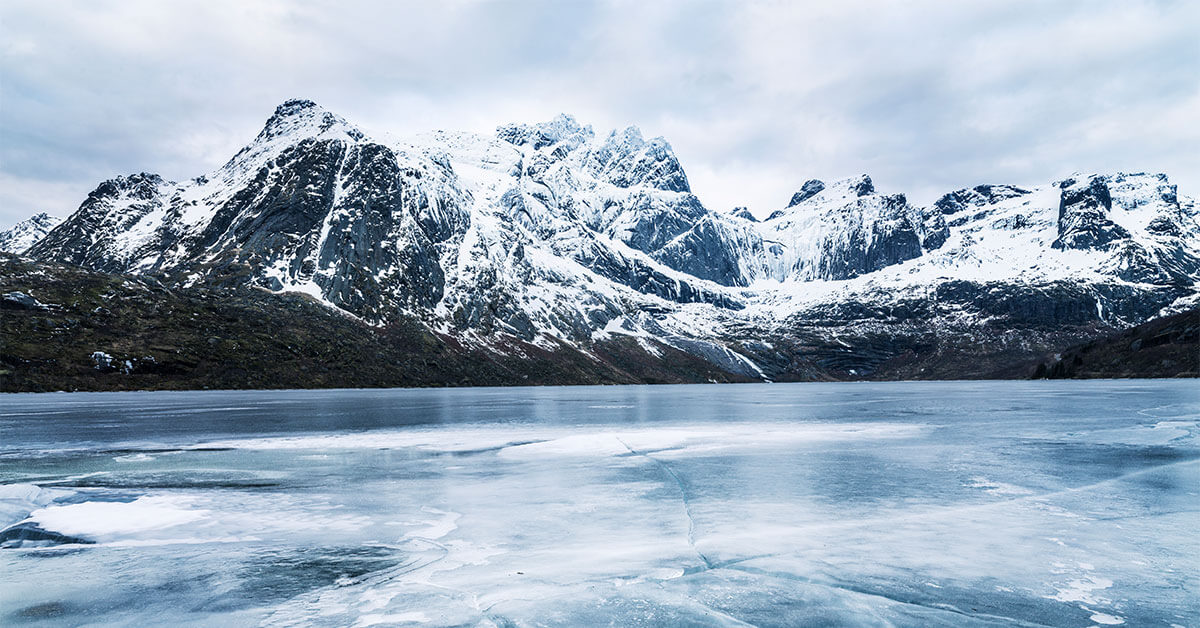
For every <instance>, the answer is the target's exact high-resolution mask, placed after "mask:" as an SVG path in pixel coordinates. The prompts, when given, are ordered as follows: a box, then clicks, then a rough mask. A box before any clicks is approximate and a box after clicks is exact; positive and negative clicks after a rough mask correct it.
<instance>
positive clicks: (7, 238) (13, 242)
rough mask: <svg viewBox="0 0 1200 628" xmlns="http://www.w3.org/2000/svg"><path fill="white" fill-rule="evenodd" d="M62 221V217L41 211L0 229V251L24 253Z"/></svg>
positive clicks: (15, 253) (14, 253) (16, 253)
mask: <svg viewBox="0 0 1200 628" xmlns="http://www.w3.org/2000/svg"><path fill="white" fill-rule="evenodd" d="M62 221H63V219H62V218H59V217H57V216H51V215H50V214H47V213H45V212H42V213H40V214H34V215H33V216H30V217H29V218H26V219H25V220H22V221H21V222H18V223H17V224H15V225H13V226H12V227H9V228H8V229H4V230H3V231H0V253H12V254H13V255H20V254H21V253H24V252H25V251H26V250H27V249H28V248H29V247H31V246H33V245H34V244H35V243H36V242H37V241H38V240H41V239H42V238H44V237H46V234H47V233H50V230H51V229H53V228H54V227H56V226H58V223H60V222H62Z"/></svg>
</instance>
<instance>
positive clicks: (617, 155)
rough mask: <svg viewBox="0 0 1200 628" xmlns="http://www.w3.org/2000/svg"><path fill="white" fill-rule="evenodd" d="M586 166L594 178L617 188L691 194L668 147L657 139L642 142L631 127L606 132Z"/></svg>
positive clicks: (684, 175) (635, 129)
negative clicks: (649, 189)
mask: <svg viewBox="0 0 1200 628" xmlns="http://www.w3.org/2000/svg"><path fill="white" fill-rule="evenodd" d="M586 163H587V167H588V169H589V170H590V171H591V172H592V174H593V175H594V176H596V177H597V178H602V179H607V180H608V181H609V182H611V183H612V184H613V185H616V186H617V187H622V188H627V187H633V186H635V185H646V186H649V187H653V188H657V189H659V190H665V191H668V192H684V193H690V192H691V191H692V188H691V186H690V185H689V184H688V179H687V175H686V174H684V172H683V166H682V165H680V163H679V159H677V158H676V157H675V151H674V150H672V149H671V144H670V143H668V142H667V140H665V139H664V138H661V137H655V138H652V139H650V140H646V139H644V138H643V137H642V132H641V130H639V129H638V128H637V127H635V126H629V127H626V128H625V129H623V130H621V131H612V132H611V133H609V134H608V137H607V138H605V140H604V142H603V143H602V144H601V145H600V146H598V147H597V148H595V149H593V150H592V151H591V153H590V154H589V155H588V158H587V162H586Z"/></svg>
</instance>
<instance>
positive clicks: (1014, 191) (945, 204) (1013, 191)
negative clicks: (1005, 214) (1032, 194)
mask: <svg viewBox="0 0 1200 628" xmlns="http://www.w3.org/2000/svg"><path fill="white" fill-rule="evenodd" d="M1026 194H1029V190H1026V189H1023V188H1019V187H1017V186H1015V185H977V186H975V187H973V188H964V189H961V190H955V191H954V192H950V193H949V194H946V195H945V196H943V197H941V198H939V199H938V200H937V202H935V203H934V207H936V208H937V210H938V211H939V212H941V213H942V214H945V215H950V214H957V213H958V212H961V211H963V210H965V209H967V208H969V207H983V206H985V205H993V204H995V203H998V202H1000V201H1004V200H1008V199H1010V198H1016V197H1019V196H1024V195H1026Z"/></svg>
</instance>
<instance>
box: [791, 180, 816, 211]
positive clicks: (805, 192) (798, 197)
mask: <svg viewBox="0 0 1200 628" xmlns="http://www.w3.org/2000/svg"><path fill="white" fill-rule="evenodd" d="M824 189H825V182H824V181H820V180H818V179H809V180H808V181H805V182H804V185H802V186H800V191H799V192H796V193H795V194H793V195H792V200H790V201H788V204H787V206H788V207H795V206H796V205H799V204H800V203H803V202H804V201H807V200H808V199H810V198H812V197H814V196H816V195H817V194H820V193H821V190H824Z"/></svg>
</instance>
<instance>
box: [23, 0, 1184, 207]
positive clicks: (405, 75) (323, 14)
mask: <svg viewBox="0 0 1200 628" xmlns="http://www.w3.org/2000/svg"><path fill="white" fill-rule="evenodd" d="M1198 29H1200V3H1194V2H1182V1H1180V2H1167V1H1164V2H1137V1H1130V0H1125V1H1120V2H1102V1H1095V2H1055V3H1047V2H1036V1H1021V0H1003V1H978V2H961V3H959V2H955V3H950V2H942V1H920V0H917V1H910V2H882V1H880V2H853V1H852V2H846V1H842V2H836V3H835V2H828V3H800V2H769V1H762V2H735V1H728V2H719V1H715V0H714V1H703V0H696V1H691V2H667V1H664V2H652V3H646V2H632V1H631V2H622V1H617V2H559V1H533V0H529V1H524V0H510V1H505V2H449V3H432V2H407V3H405V2H384V1H381V2H317V1H313V2H283V1H278V2H276V1H257V2H250V1H215V0H206V1H204V2H188V1H181V2H169V3H168V2H158V1H156V0H144V1H137V0H120V1H112V2H104V1H91V2H77V3H70V2H55V3H47V2H44V1H43V0H36V1H28V2H25V1H21V0H7V1H6V2H4V3H3V4H2V5H0V225H7V224H10V223H12V222H15V221H17V220H19V219H21V218H23V217H25V216H27V215H29V214H31V213H34V212H36V211H48V212H50V213H52V214H58V215H66V214H68V213H70V212H71V211H73V210H74V209H75V207H76V206H77V205H78V204H79V202H80V201H82V199H83V198H84V197H85V196H86V194H87V193H88V192H89V191H90V190H91V189H92V188H94V187H95V185H96V184H97V183H98V182H99V181H101V180H103V179H106V178H109V177H112V176H114V175H117V174H123V173H128V172H137V171H143V170H144V171H151V172H158V173H160V174H162V175H163V176H165V177H167V178H175V179H181V178H186V177H192V176H196V175H199V174H202V173H204V172H206V171H208V170H211V169H212V168H214V167H216V166H218V165H220V163H222V162H223V161H224V160H225V159H227V158H228V157H229V156H231V155H232V154H233V153H234V152H236V151H237V149H238V148H239V147H240V146H241V145H242V144H244V143H245V142H246V141H248V140H249V139H250V138H252V137H253V135H254V134H255V133H256V132H257V130H258V128H259V127H260V126H261V124H262V123H263V121H265V119H266V118H267V116H268V115H269V114H270V112H271V111H272V110H273V109H274V107H275V105H276V104H278V103H279V102H281V101H283V100H285V99H287V98H293V97H304V98H311V99H313V100H316V101H317V102H319V103H321V104H322V105H324V106H326V107H327V108H329V109H332V110H334V111H336V112H338V113H340V114H342V115H343V116H345V117H346V118H348V119H350V120H351V121H353V122H355V123H357V124H359V126H361V127H363V128H364V129H366V130H368V131H384V132H389V133H392V134H396V135H405V134H409V133H417V132H421V131H426V130H430V129H435V128H445V129H465V130H474V131H481V132H489V131H490V130H492V129H493V128H494V127H495V126H497V125H498V124H501V123H505V122H511V121H522V122H531V121H538V120H544V119H549V118H550V117H552V116H553V115H555V114H556V113H559V112H563V111H565V112H570V113H573V114H574V115H576V116H577V117H578V118H579V119H580V120H581V121H583V122H587V123H591V124H592V125H593V126H595V127H596V128H597V129H598V130H602V129H607V128H613V127H621V126H625V125H628V124H637V125H638V126H640V127H641V128H642V129H643V131H644V132H645V133H646V134H647V135H663V136H665V137H666V138H667V139H668V140H670V141H671V143H672V144H673V145H674V147H675V149H676V152H677V153H678V154H679V156H680V159H681V160H682V162H683V164H684V167H685V168H686V169H687V171H688V174H689V177H690V178H691V181H692V184H693V187H694V188H695V190H696V191H697V193H698V194H699V195H700V197H701V199H702V200H703V201H704V202H705V203H706V204H707V205H709V206H710V207H713V208H715V209H726V208H729V207H732V206H734V205H748V206H750V207H751V209H752V210H754V211H755V212H756V213H761V214H765V213H767V212H769V211H771V210H772V209H775V208H778V207H779V206H781V205H782V204H784V203H785V201H786V200H787V198H788V197H789V196H790V195H791V193H792V192H793V191H794V190H795V189H796V188H798V186H799V185H800V184H801V183H802V182H803V181H804V180H806V179H809V178H814V177H815V178H825V179H828V178H837V177H842V176H849V175H854V174H859V173H863V172H866V173H869V174H871V175H872V176H873V177H874V178H875V181H876V185H877V187H879V188H880V189H882V190H885V191H904V192H908V193H909V194H910V196H911V197H913V198H914V199H915V200H918V201H928V200H931V199H932V197H933V196H934V195H935V194H937V193H940V192H944V191H948V190H951V189H955V188H959V187H965V186H969V185H976V184H979V183H985V182H992V183H998V182H1012V183H1027V184H1028V183H1039V182H1045V181H1049V180H1052V179H1055V178H1059V177H1063V176H1066V175H1068V174H1070V173H1072V172H1075V171H1085V172H1086V171H1115V170H1126V171H1141V170H1152V171H1163V172H1167V173H1168V174H1169V175H1171V177H1172V179H1173V180H1175V181H1176V182H1177V183H1179V184H1180V186H1181V189H1182V191H1183V192H1184V193H1190V194H1196V193H1198V192H1200V150H1197V146H1200V124H1198V123H1197V121H1198V120H1200V39H1198V38H1197V37H1196V36H1195V33H1196V32H1197V30H1198Z"/></svg>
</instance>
